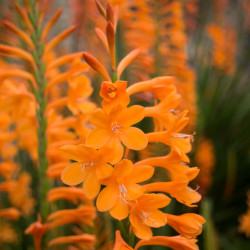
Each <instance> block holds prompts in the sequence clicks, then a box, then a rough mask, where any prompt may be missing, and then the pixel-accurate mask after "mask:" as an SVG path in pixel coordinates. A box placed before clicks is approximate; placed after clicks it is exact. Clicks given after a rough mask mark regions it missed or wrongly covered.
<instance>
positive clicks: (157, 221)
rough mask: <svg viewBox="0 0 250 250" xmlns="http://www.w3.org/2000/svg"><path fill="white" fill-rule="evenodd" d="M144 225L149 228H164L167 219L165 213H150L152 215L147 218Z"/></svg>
mask: <svg viewBox="0 0 250 250" xmlns="http://www.w3.org/2000/svg"><path fill="white" fill-rule="evenodd" d="M144 223H145V224H146V225H147V226H149V227H162V226H165V225H166V223H167V217H166V215H165V214H164V213H163V212H161V211H159V210H156V211H154V212H150V215H149V216H148V217H146V218H145V220H144Z"/></svg>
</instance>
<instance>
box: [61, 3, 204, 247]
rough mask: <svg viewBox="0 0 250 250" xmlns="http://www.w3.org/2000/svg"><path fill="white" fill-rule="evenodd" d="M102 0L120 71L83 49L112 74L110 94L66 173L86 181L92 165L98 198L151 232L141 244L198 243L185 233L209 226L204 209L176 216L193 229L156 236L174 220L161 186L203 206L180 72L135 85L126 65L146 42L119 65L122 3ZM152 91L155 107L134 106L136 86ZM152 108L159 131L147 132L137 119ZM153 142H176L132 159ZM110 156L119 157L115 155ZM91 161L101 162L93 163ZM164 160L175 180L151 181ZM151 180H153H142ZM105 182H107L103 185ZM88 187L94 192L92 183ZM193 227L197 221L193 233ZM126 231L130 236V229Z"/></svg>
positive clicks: (177, 223)
mask: <svg viewBox="0 0 250 250" xmlns="http://www.w3.org/2000/svg"><path fill="white" fill-rule="evenodd" d="M96 3H97V8H98V10H99V12H100V14H101V15H102V16H103V17H104V19H105V20H106V34H105V33H104V32H100V30H98V32H97V35H98V36H99V38H100V41H101V42H102V43H103V45H104V47H105V48H106V50H107V52H108V53H109V56H110V64H111V68H112V74H111V75H109V73H108V71H107V70H106V68H105V67H104V65H102V64H101V63H100V62H99V60H98V59H96V58H95V57H94V56H92V55H91V54H89V53H87V52H84V53H83V58H84V60H85V61H86V63H87V64H89V65H90V67H92V68H93V69H94V70H95V71H97V72H98V73H99V74H100V75H101V76H102V78H103V79H104V81H103V82H102V86H101V92H100V96H101V97H102V98H103V101H102V108H98V109H97V110H96V111H94V112H93V114H92V115H91V119H90V123H91V124H92V125H94V128H93V129H92V130H90V132H89V134H88V135H87V137H86V141H85V144H83V145H79V148H78V146H65V147H64V148H68V149H69V148H71V149H73V150H72V152H71V153H70V154H71V155H68V156H69V158H71V159H73V160H76V161H77V162H75V163H72V164H70V165H69V166H68V167H67V168H66V169H65V170H64V171H63V174H62V180H63V181H64V182H65V183H66V184H70V185H76V184H79V183H81V182H82V181H83V182H84V185H85V181H86V179H85V178H86V177H87V176H88V175H89V173H90V172H91V173H92V176H93V175H95V178H96V179H95V181H96V180H97V181H96V182H94V181H93V190H94V192H93V196H92V198H94V197H95V196H97V195H98V196H97V201H96V206H97V209H98V210H99V211H109V212H110V214H111V216H112V217H114V218H116V219H117V220H122V219H124V218H126V217H128V218H129V222H130V232H131V231H132V232H133V233H134V234H135V235H136V236H137V237H138V238H140V239H143V240H142V241H139V243H138V244H137V245H136V246H135V249H137V248H139V247H140V246H143V245H150V244H152V245H163V246H168V247H172V248H174V249H178V248H179V249H197V245H196V244H195V243H196V239H187V238H185V237H196V236H197V235H198V234H199V233H200V232H201V227H202V224H203V223H204V219H203V218H202V217H200V216H196V215H194V216H192V215H185V214H184V215H183V217H178V216H174V215H173V216H172V217H171V215H170V216H169V217H170V224H171V225H172V227H173V228H175V229H176V231H177V232H178V233H180V234H183V235H184V236H185V237H183V236H180V235H178V236H174V237H165V236H164V237H163V236H162V237H160V236H159V237H157V236H156V237H154V236H153V233H152V230H151V227H153V228H158V227H162V226H164V225H166V224H167V218H168V214H165V213H164V212H162V211H161V210H160V209H162V208H164V207H166V206H167V205H168V204H169V203H170V201H171V198H170V197H168V196H167V195H165V194H162V193H161V192H164V193H167V194H169V195H170V196H172V197H174V198H176V199H177V200H178V201H179V202H181V203H183V204H185V205H187V206H190V207H192V206H195V205H193V203H196V202H198V201H199V200H200V198H201V197H200V195H199V193H198V192H196V190H193V189H192V188H190V187H189V186H188V185H189V182H190V181H191V180H193V179H194V178H195V177H196V175H197V174H198V172H199V170H198V169H197V168H193V169H192V168H190V167H189V166H188V165H187V163H188V162H189V158H188V156H187V153H189V152H190V150H191V142H192V135H188V134H185V133H183V132H182V130H183V129H184V127H185V126H186V125H187V123H188V120H189V119H188V117H187V116H186V115H187V111H182V112H178V110H177V109H178V105H179V103H180V96H179V95H178V93H177V91H176V87H175V86H174V78H172V77H156V78H154V79H151V80H147V81H142V82H139V83H135V84H133V85H132V86H130V87H128V88H127V82H125V81H122V79H121V76H122V73H123V71H124V69H125V68H126V66H127V65H129V64H130V63H132V61H133V60H134V59H135V58H136V56H138V54H139V52H140V50H136V51H132V52H131V53H130V54H129V55H127V56H126V57H125V58H124V59H122V61H121V62H120V63H119V64H118V66H117V65H116V64H117V63H116V57H115V54H116V53H115V39H116V37H115V33H116V27H117V18H118V8H117V7H114V8H113V7H112V6H111V5H110V4H107V7H106V9H105V8H104V7H103V6H102V5H101V4H100V2H99V1H97V2H96ZM144 91H150V92H151V93H152V95H153V96H154V99H155V101H154V106H153V107H149V108H144V107H142V106H139V105H132V106H128V105H129V104H130V100H131V96H132V95H133V94H135V93H138V92H144ZM146 116H147V117H150V118H153V119H154V121H156V122H155V127H154V132H149V133H147V134H145V133H144V132H143V131H142V130H140V129H139V128H136V127H134V126H132V125H134V124H136V123H138V122H140V121H142V120H143V119H144V118H145V117H146ZM148 142H151V143H157V142H161V143H163V144H165V145H166V146H168V147H170V150H171V151H170V154H168V155H167V156H163V157H151V158H149V159H144V160H141V161H139V162H135V163H134V164H133V162H132V161H130V160H129V159H127V157H128V151H129V150H142V149H144V148H146V147H147V145H148ZM103 147H107V155H108V156H105V157H102V160H103V161H102V160H98V161H96V160H95V159H94V160H92V155H94V156H95V154H98V153H99V152H100V153H101V152H102V150H103ZM124 147H126V150H124ZM81 148H89V151H88V152H89V153H88V154H86V153H85V152H82V151H81ZM90 148H91V149H90ZM63 150H64V149H63ZM66 151H67V150H66ZM66 151H65V152H66ZM92 151H93V153H92ZM124 151H125V153H124ZM66 154H67V153H66ZM83 155H84V156H83ZM108 157H111V158H112V159H113V160H112V161H111V159H108ZM134 160H135V159H134ZM91 162H93V164H90V163H91ZM96 162H98V163H99V162H101V164H103V166H105V165H106V164H108V165H109V166H110V168H109V169H110V170H108V171H107V172H108V174H107V175H106V176H105V175H103V177H104V176H105V178H101V176H100V178H98V177H96V176H98V171H97V172H96V173H95V171H96V170H97V169H98V167H99V166H98V165H95V163H96ZM147 162H148V163H147ZM85 164H87V166H86V165H85ZM89 164H90V165H91V166H90V165H89ZM168 164H169V166H168ZM159 166H160V167H162V168H164V169H166V170H167V171H168V172H169V174H170V179H171V181H167V182H165V181H162V182H154V183H150V181H149V180H150V178H151V177H152V175H153V173H154V167H159ZM87 178H88V177H87ZM67 181H68V183H67ZM144 181H147V182H149V183H147V184H145V183H144V184H141V182H144ZM101 185H103V189H100V186H101ZM100 190H101V191H100ZM83 191H84V193H85V195H87V193H86V188H84V189H83ZM99 191H100V192H99ZM152 192H157V193H152ZM159 192H160V193H159ZM179 218H184V219H186V221H182V220H178V219H179ZM121 223H123V222H121ZM185 227H186V228H188V227H190V228H189V229H190V232H189V234H188V233H187V231H188V230H185V229H186V228H185ZM125 233H127V237H129V232H125ZM114 249H133V247H129V246H128V245H127V244H126V243H125V242H124V241H123V240H122V239H121V236H120V234H119V232H118V233H117V240H116V243H115V246H114Z"/></svg>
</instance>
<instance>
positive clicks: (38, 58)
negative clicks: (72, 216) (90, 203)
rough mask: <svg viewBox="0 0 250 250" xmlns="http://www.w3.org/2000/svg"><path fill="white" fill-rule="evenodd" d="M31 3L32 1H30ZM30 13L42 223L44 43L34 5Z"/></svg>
mask: <svg viewBox="0 0 250 250" xmlns="http://www.w3.org/2000/svg"><path fill="white" fill-rule="evenodd" d="M31 2H32V1H31ZM31 8H32V9H31V12H30V13H29V18H30V21H31V23H32V24H33V26H34V31H33V33H32V34H31V39H32V40H33V42H34V45H35V48H34V50H33V51H32V55H33V58H34V60H35V63H36V69H35V70H34V77H35V79H36V82H37V86H38V88H37V89H35V90H34V95H35V97H36V100H37V103H38V107H37V109H36V117H37V121H38V126H37V136H38V180H39V183H38V189H39V200H38V209H39V213H40V215H41V217H42V221H43V222H44V221H45V220H46V218H47V216H48V214H49V204H48V202H47V199H46V195H47V192H48V190H49V181H48V178H47V177H46V170H47V167H48V159H47V156H46V150H47V137H46V129H47V118H46V116H45V110H46V106H47V99H46V97H45V88H46V84H47V81H46V78H45V70H46V64H45V62H43V60H42V57H43V53H44V43H43V42H42V41H41V33H42V26H41V25H40V24H39V11H38V10H37V9H36V7H35V3H34V2H33V3H31Z"/></svg>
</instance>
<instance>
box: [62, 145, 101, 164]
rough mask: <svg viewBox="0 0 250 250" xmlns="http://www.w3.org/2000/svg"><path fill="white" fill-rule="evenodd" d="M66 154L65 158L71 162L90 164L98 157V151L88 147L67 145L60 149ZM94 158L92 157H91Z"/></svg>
mask: <svg viewBox="0 0 250 250" xmlns="http://www.w3.org/2000/svg"><path fill="white" fill-rule="evenodd" d="M60 150H62V151H63V152H64V156H66V157H68V158H69V159H71V160H74V161H79V162H82V163H88V162H90V161H91V160H92V159H93V156H95V155H96V150H95V149H94V148H92V147H89V146H86V145H83V144H81V145H78V146H76V145H65V146H63V147H61V148H60ZM91 156H92V157H91Z"/></svg>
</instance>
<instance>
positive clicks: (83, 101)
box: [0, 1, 96, 249]
mask: <svg viewBox="0 0 250 250" xmlns="http://www.w3.org/2000/svg"><path fill="white" fill-rule="evenodd" d="M46 4H47V3H46V2H45V3H42V2H40V1H37V2H36V4H35V6H32V5H30V3H29V2H28V1H27V2H26V8H23V7H22V6H20V5H18V4H15V7H16V10H17V12H18V13H19V14H20V17H21V21H22V24H23V26H24V28H23V30H21V29H19V28H18V27H17V26H15V25H14V24H13V23H11V22H8V21H6V22H4V25H5V26H6V27H7V28H8V29H9V30H10V31H11V32H13V33H14V34H15V35H16V37H17V38H19V39H20V40H22V42H23V43H21V45H23V44H24V45H23V48H20V47H21V46H20V44H18V43H16V44H12V45H0V52H1V54H2V55H4V56H6V57H10V58H11V57H15V58H16V59H17V61H18V64H17V65H11V66H6V67H2V68H1V71H0V79H1V85H0V88H1V89H0V90H1V92H0V98H1V101H0V105H1V114H0V115H1V116H2V118H3V119H2V120H1V121H3V126H1V129H3V133H1V136H0V142H1V143H0V147H1V148H3V150H1V152H2V154H3V158H4V157H6V158H7V159H9V158H13V156H14V155H15V153H16V148H15V145H13V144H12V141H13V140H17V143H18V147H19V148H22V149H25V150H26V151H28V152H29V154H30V155H31V156H32V160H33V161H34V162H36V163H38V169H37V171H38V176H39V178H40V179H42V181H43V183H46V184H45V185H43V184H42V183H41V181H40V182H39V184H38V185H39V188H40V190H39V191H40V193H41V197H42V199H43V200H42V201H41V200H40V201H39V209H40V211H39V212H40V213H42V216H43V218H42V219H41V218H40V217H39V219H38V221H36V222H34V223H33V224H31V225H30V227H29V228H28V229H27V230H26V233H27V234H32V235H33V237H34V243H35V247H36V249H41V242H42V240H43V235H44V234H45V233H46V232H47V231H48V230H53V229H54V228H56V227H58V226H62V225H65V224H69V223H79V224H80V225H82V224H87V225H89V226H93V219H94V218H95V216H96V212H95V208H94V207H93V206H92V205H91V203H90V201H89V200H88V199H87V198H86V196H85V195H84V194H83V192H82V190H81V189H78V188H70V187H61V188H60V187H57V188H55V189H51V190H50V191H49V190H48V186H49V185H50V183H49V182H48V180H46V179H47V177H46V175H45V174H47V176H48V177H49V178H51V179H56V178H60V175H61V172H62V169H63V168H65V166H66V165H68V164H69V162H70V161H69V160H68V158H66V157H65V155H64V153H63V152H62V151H61V150H59V148H60V147H61V146H62V145H65V144H69V143H75V144H77V143H79V142H81V140H85V137H86V134H87V133H88V130H89V129H88V128H87V126H86V125H85V124H86V121H87V120H88V117H89V114H90V113H91V112H92V111H93V110H94V109H95V105H94V104H93V103H91V102H90V101H89V100H88V97H89V96H90V95H91V93H92V87H91V86H90V80H89V79H88V78H87V77H86V76H84V75H83V73H84V72H86V71H87V70H88V66H87V64H86V63H82V62H81V60H80V54H81V53H73V54H67V55H64V56H61V57H56V53H55V50H54V48H55V47H56V46H57V45H58V44H59V43H60V42H61V41H62V40H64V39H65V38H67V37H68V36H69V35H70V34H71V33H72V32H73V31H74V29H75V27H71V28H69V29H67V30H65V31H63V32H61V33H60V34H59V35H57V36H56V37H54V38H53V39H51V40H49V41H47V37H48V33H49V31H50V29H51V28H52V27H53V25H54V24H55V23H56V21H57V20H58V19H59V17H60V15H61V12H62V10H61V9H59V10H58V11H57V12H56V13H55V15H54V16H52V18H51V19H50V20H49V22H48V23H47V24H46V25H43V18H44V14H45V11H46V7H47V6H46ZM36 11H38V12H36ZM34 13H35V14H34ZM16 41H18V39H17V40H16ZM23 60H24V61H25V63H23ZM67 64H71V66H70V67H67ZM62 66H64V67H65V66H66V67H65V68H68V70H67V71H66V72H61V70H60V69H61V67H62ZM12 78H15V79H16V78H19V79H21V80H18V81H15V82H14V81H12ZM67 82H68V83H69V84H68V87H67V88H68V93H66V94H67V96H65V84H66V83H67ZM65 108H68V110H70V111H71V112H72V113H73V114H77V115H78V117H74V116H73V115H72V116H69V117H66V115H65ZM2 110H3V113H2ZM12 124H14V129H13V130H10V125H12ZM74 131H77V132H78V136H77V135H76V133H75V132H74ZM1 132H2V131H1ZM27 138H29V139H28V140H27ZM5 151H6V153H5ZM47 165H48V168H47ZM11 167H12V165H11V164H10V163H9V162H6V163H5V162H4V163H1V170H2V171H1V173H3V175H4V176H7V177H8V176H9V175H10V174H11V171H12V169H11ZM13 168H14V167H13ZM14 169H15V168H14ZM29 183H30V177H29V176H28V175H27V174H21V175H20V176H19V178H18V180H17V181H12V180H10V181H6V182H5V183H3V184H1V185H0V189H1V191H2V190H3V191H6V192H9V193H10V200H11V202H12V203H13V204H14V205H15V206H16V207H18V208H20V209H21V210H22V211H23V212H24V213H28V212H30V210H31V209H32V208H33V206H34V200H33V199H31V198H30V197H29V196H30V190H29V187H28V185H29ZM48 191H49V192H48ZM47 192H48V193H47ZM46 195H47V199H48V201H49V202H56V201H58V200H61V199H64V200H66V201H69V202H71V203H73V204H75V205H76V206H77V208H76V209H71V210H68V209H64V210H60V211H56V212H54V213H51V214H50V215H49V216H47V214H48V205H47V200H46ZM45 203H46V204H45ZM82 203H85V204H86V205H82ZM55 206H56V205H55ZM13 211H14V210H13V209H12V210H1V213H0V216H5V217H6V216H9V217H11V216H12V217H13V216H14V215H13V213H14V212H13ZM44 215H45V216H47V217H46V218H44ZM12 217H11V218H12ZM13 218H14V217H13ZM94 242H95V238H94V236H92V235H89V234H79V235H77V236H68V237H65V238H64V237H59V238H56V239H53V240H52V241H51V242H49V246H52V245H55V244H62V243H67V244H68V243H72V244H75V245H85V243H86V246H87V247H89V246H91V247H92V246H93V244H94Z"/></svg>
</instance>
